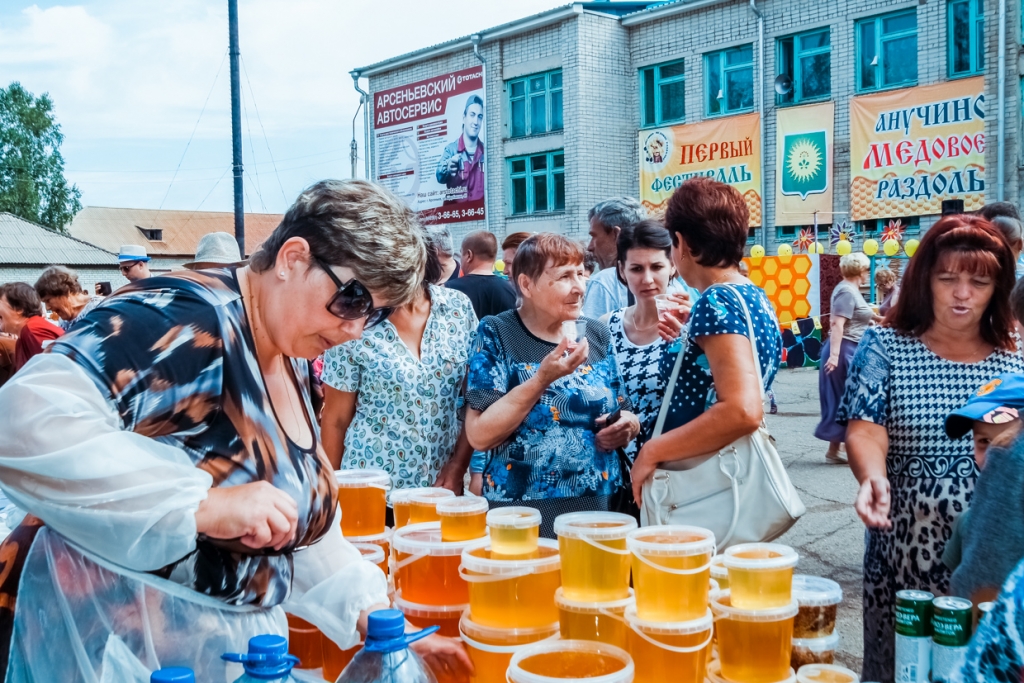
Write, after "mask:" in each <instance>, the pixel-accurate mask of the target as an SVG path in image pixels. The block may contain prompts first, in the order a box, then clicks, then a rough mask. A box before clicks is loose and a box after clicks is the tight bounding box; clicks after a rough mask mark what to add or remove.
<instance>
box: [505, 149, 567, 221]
mask: <svg viewBox="0 0 1024 683" xmlns="http://www.w3.org/2000/svg"><path fill="white" fill-rule="evenodd" d="M505 163H506V168H507V169H508V179H509V182H508V187H509V198H508V205H509V215H510V216H530V215H535V214H548V213H559V212H563V211H565V150H561V149H558V150H554V151H551V152H543V153H541V154H527V155H525V156H519V157H509V158H508V159H506V160H505ZM520 164H521V166H520ZM541 183H543V186H544V194H543V198H542V200H541V201H538V197H537V188H538V187H539V185H540V184H541ZM520 187H522V188H523V194H522V201H521V203H520V202H519V201H518V200H519V196H518V195H519V188H520ZM559 188H561V190H560V191H559ZM520 205H522V207H523V209H522V210H520V209H518V207H519V206H520ZM538 206H539V207H540V208H538Z"/></svg>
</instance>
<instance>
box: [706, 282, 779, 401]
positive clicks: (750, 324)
mask: <svg viewBox="0 0 1024 683" xmlns="http://www.w3.org/2000/svg"><path fill="white" fill-rule="evenodd" d="M714 286H718V287H725V288H727V289H729V290H731V291H732V293H733V294H735V295H736V298H737V299H738V300H739V302H740V308H742V309H743V315H744V316H745V317H746V319H747V336H749V337H750V351H751V353H752V354H753V357H754V372H756V373H757V386H759V387H760V388H761V402H762V403H764V399H765V393H766V392H765V389H764V375H763V374H762V372H761V359H760V357H759V355H758V353H757V336H756V335H755V334H754V316H752V315H750V309H749V308H747V302H746V300H745V299H744V298H743V295H742V294H740V291H739V290H738V289H737V288H736V286H735V285H732V284H728V283H722V284H720V285H714Z"/></svg>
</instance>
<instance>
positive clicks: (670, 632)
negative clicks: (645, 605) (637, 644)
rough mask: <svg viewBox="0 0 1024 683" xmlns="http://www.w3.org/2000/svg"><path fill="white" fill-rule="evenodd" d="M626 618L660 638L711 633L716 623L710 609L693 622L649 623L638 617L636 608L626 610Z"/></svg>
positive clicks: (632, 623)
mask: <svg viewBox="0 0 1024 683" xmlns="http://www.w3.org/2000/svg"><path fill="white" fill-rule="evenodd" d="M625 617H626V621H628V622H629V623H630V625H631V626H635V627H636V628H638V629H639V630H641V631H643V632H644V633H648V634H656V635H659V636H688V635H692V634H694V633H704V632H705V631H710V630H711V627H712V626H713V625H714V623H715V619H714V617H712V616H711V610H710V609H709V610H708V611H707V612H706V613H705V614H704V616H702V617H701V618H700V619H694V620H692V621H648V620H646V619H641V618H640V617H638V616H637V615H636V607H635V606H632V607H627V608H626V614H625Z"/></svg>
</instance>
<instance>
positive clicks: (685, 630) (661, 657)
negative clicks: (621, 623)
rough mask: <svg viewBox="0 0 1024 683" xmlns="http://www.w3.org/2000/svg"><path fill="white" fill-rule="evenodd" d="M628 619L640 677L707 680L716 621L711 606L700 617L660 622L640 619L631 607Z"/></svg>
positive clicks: (701, 682)
mask: <svg viewBox="0 0 1024 683" xmlns="http://www.w3.org/2000/svg"><path fill="white" fill-rule="evenodd" d="M626 621H627V622H628V623H629V634H628V637H629V652H630V653H631V654H632V655H633V663H634V665H635V666H636V677H637V679H638V680H640V681H676V682H678V683H704V676H705V674H706V672H707V663H708V659H709V658H710V655H711V635H712V631H713V623H714V621H713V619H712V617H711V610H710V609H708V608H706V607H705V608H704V614H703V615H702V616H701V617H700V618H699V619H693V620H690V621H683V622H660V621H648V620H646V619H640V618H639V617H637V613H636V609H635V608H632V607H631V608H629V609H627V610H626Z"/></svg>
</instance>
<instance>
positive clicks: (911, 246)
mask: <svg viewBox="0 0 1024 683" xmlns="http://www.w3.org/2000/svg"><path fill="white" fill-rule="evenodd" d="M920 245H921V243H920V242H918V241H917V240H908V241H907V243H906V244H904V245H903V251H905V252H907V256H913V255H914V254H915V253H916V252H917V248H918V247H919V246H920Z"/></svg>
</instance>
